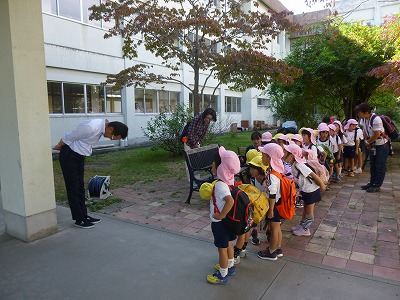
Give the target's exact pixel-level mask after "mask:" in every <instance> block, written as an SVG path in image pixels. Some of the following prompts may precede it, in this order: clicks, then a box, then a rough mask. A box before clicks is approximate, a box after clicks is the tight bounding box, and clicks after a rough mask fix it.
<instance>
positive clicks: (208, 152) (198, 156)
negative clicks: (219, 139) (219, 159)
mask: <svg viewBox="0 0 400 300" xmlns="http://www.w3.org/2000/svg"><path fill="white" fill-rule="evenodd" d="M218 148H219V146H218V144H212V145H208V146H204V147H200V148H195V149H190V150H186V151H184V154H185V160H186V165H187V168H188V171H189V177H190V191H189V196H188V198H187V200H186V203H190V199H191V198H192V194H193V191H199V188H200V186H201V185H202V184H203V183H205V182H213V181H214V180H216V179H217V177H216V175H214V174H213V173H212V172H211V167H212V164H213V162H214V157H215V154H216V153H218Z"/></svg>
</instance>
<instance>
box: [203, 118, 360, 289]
mask: <svg viewBox="0 0 400 300" xmlns="http://www.w3.org/2000/svg"><path fill="white" fill-rule="evenodd" d="M357 126H358V123H357V121H356V120H354V119H350V120H348V121H347V123H346V125H345V126H344V128H343V127H342V124H341V122H340V121H334V122H333V123H332V124H329V125H328V124H326V123H321V124H320V125H319V126H318V130H317V132H318V134H317V135H316V134H315V131H314V130H313V129H311V128H302V129H300V131H299V134H294V135H292V134H287V135H283V134H277V135H275V136H274V137H273V136H272V134H271V133H270V132H265V133H263V134H260V133H259V132H253V134H252V135H251V140H252V145H251V146H249V147H247V149H246V162H247V165H248V170H249V177H250V183H251V184H252V185H254V186H255V187H257V189H259V190H260V191H261V192H263V193H266V195H267V197H268V202H269V208H268V211H267V214H266V216H265V224H267V226H263V225H264V224H258V226H256V227H255V228H253V230H252V231H249V232H248V233H246V234H243V235H240V236H236V235H234V234H232V233H230V232H228V231H227V230H226V229H225V227H224V226H223V224H222V222H221V220H222V219H223V218H224V217H225V216H226V214H227V213H228V212H229V211H230V209H231V208H232V206H233V203H234V200H233V198H232V196H231V193H230V190H229V186H230V185H234V183H235V175H236V174H237V173H239V171H240V169H241V167H240V160H239V158H238V156H237V154H236V153H234V152H233V151H229V150H225V148H224V147H220V149H219V153H218V155H217V157H216V158H215V160H214V165H213V169H214V172H215V173H216V174H217V176H218V178H219V180H218V182H217V183H215V186H214V188H213V197H214V199H212V200H210V218H211V221H212V223H211V229H212V232H213V235H214V244H215V246H216V247H217V248H218V253H219V263H218V264H217V265H215V269H216V272H215V273H214V274H212V275H208V276H207V281H208V282H209V283H213V284H227V283H229V276H232V275H234V274H235V271H236V267H235V264H237V263H239V261H240V257H243V256H244V254H245V251H246V246H247V242H248V241H249V239H250V237H251V241H252V243H253V244H260V240H265V239H263V238H265V237H266V235H264V234H261V236H260V237H259V236H258V235H259V233H258V230H257V227H258V229H261V231H260V232H263V233H266V232H268V233H269V234H270V235H269V246H268V247H267V248H266V249H265V250H263V251H259V252H258V257H259V258H261V259H265V260H271V261H274V260H277V258H278V257H283V252H282V247H281V246H282V231H281V219H282V218H281V216H280V215H279V212H278V210H277V208H276V204H277V203H278V204H279V200H280V198H281V190H280V189H281V179H280V178H281V177H280V175H279V176H278V175H277V174H283V175H285V176H287V177H289V178H290V179H292V180H293V181H294V182H295V183H296V187H297V189H298V198H299V199H301V202H302V205H301V206H302V207H303V213H302V218H301V220H300V223H299V224H298V225H296V226H295V227H293V228H292V232H293V234H294V235H296V236H310V235H311V233H310V226H311V224H312V222H313V221H314V208H315V204H316V203H318V202H319V201H320V200H321V198H322V193H323V192H324V191H325V190H326V188H327V186H328V184H329V181H331V182H339V181H340V178H341V174H342V172H343V171H346V172H347V175H348V176H354V174H355V173H361V164H360V163H361V158H360V153H362V148H361V144H362V143H361V140H362V139H363V136H362V131H361V130H359V129H358V128H357ZM342 162H343V165H342ZM313 166H314V167H313ZM324 168H325V171H326V174H329V176H326V178H325V179H324V177H323V176H322V173H323V172H320V170H321V169H324ZM299 206H300V205H299ZM256 225H257V224H256ZM266 227H268V229H266ZM235 240H236V244H235V245H233V241H235Z"/></svg>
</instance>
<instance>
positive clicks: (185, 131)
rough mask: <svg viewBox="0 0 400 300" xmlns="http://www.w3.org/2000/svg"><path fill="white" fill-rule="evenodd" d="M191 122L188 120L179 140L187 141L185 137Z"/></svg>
mask: <svg viewBox="0 0 400 300" xmlns="http://www.w3.org/2000/svg"><path fill="white" fill-rule="evenodd" d="M190 123H191V122H187V123H186V125H185V126H184V127H183V128H182V129H181V132H180V134H179V141H180V142H182V143H186V140H185V138H186V137H187V135H188V133H189V126H190Z"/></svg>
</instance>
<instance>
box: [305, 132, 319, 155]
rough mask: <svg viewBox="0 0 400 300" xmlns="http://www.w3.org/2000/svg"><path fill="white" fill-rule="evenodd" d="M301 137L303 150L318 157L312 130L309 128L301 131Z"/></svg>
mask: <svg viewBox="0 0 400 300" xmlns="http://www.w3.org/2000/svg"><path fill="white" fill-rule="evenodd" d="M301 137H302V138H303V148H304V149H310V150H312V151H313V152H314V154H315V156H316V157H318V150H317V146H316V144H317V143H316V141H315V133H314V130H313V129H311V128H304V129H303V130H302V131H301Z"/></svg>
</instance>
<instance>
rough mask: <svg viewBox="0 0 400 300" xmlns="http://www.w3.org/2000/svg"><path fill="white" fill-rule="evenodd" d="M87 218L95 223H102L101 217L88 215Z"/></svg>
mask: <svg viewBox="0 0 400 300" xmlns="http://www.w3.org/2000/svg"><path fill="white" fill-rule="evenodd" d="M86 219H87V220H88V221H89V222H90V223H93V224H97V223H100V222H101V220H100V219H96V218H92V217H91V216H87V217H86Z"/></svg>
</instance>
